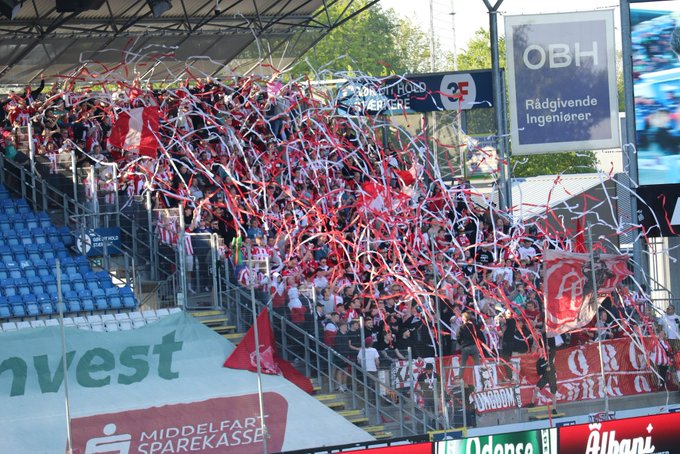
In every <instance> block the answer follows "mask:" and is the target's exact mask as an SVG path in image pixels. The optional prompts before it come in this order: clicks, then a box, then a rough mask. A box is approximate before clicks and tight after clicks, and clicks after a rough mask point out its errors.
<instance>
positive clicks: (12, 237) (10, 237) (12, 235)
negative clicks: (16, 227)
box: [5, 232, 21, 246]
mask: <svg viewBox="0 0 680 454" xmlns="http://www.w3.org/2000/svg"><path fill="white" fill-rule="evenodd" d="M5 240H7V244H9V245H10V246H18V245H20V244H21V241H20V240H19V236H18V235H17V234H16V232H9V233H8V234H6V235H5Z"/></svg>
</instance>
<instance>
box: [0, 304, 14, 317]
mask: <svg viewBox="0 0 680 454" xmlns="http://www.w3.org/2000/svg"><path fill="white" fill-rule="evenodd" d="M11 316H12V314H11V312H10V310H9V306H0V318H10V317H11Z"/></svg>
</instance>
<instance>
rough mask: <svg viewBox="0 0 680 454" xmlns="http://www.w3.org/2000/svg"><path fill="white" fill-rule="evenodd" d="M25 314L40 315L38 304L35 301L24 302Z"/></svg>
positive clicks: (30, 315)
mask: <svg viewBox="0 0 680 454" xmlns="http://www.w3.org/2000/svg"><path fill="white" fill-rule="evenodd" d="M26 314H27V315H28V316H29V317H38V315H40V308H39V307H38V304H37V303H35V302H34V303H28V304H26Z"/></svg>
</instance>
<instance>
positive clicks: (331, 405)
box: [324, 400, 345, 410]
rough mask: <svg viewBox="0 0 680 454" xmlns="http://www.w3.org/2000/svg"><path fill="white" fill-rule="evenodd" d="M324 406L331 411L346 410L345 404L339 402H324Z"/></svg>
mask: <svg viewBox="0 0 680 454" xmlns="http://www.w3.org/2000/svg"><path fill="white" fill-rule="evenodd" d="M324 405H326V406H327V407H328V408H330V409H331V410H342V409H343V408H345V403H344V402H340V401H337V400H336V401H332V402H324Z"/></svg>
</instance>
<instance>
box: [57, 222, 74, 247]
mask: <svg viewBox="0 0 680 454" xmlns="http://www.w3.org/2000/svg"><path fill="white" fill-rule="evenodd" d="M58 232H59V236H60V237H61V242H62V243H63V244H64V246H66V247H71V246H73V245H74V244H75V239H74V238H73V234H72V233H71V229H69V228H68V227H65V226H64V227H60V228H59V229H58Z"/></svg>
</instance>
